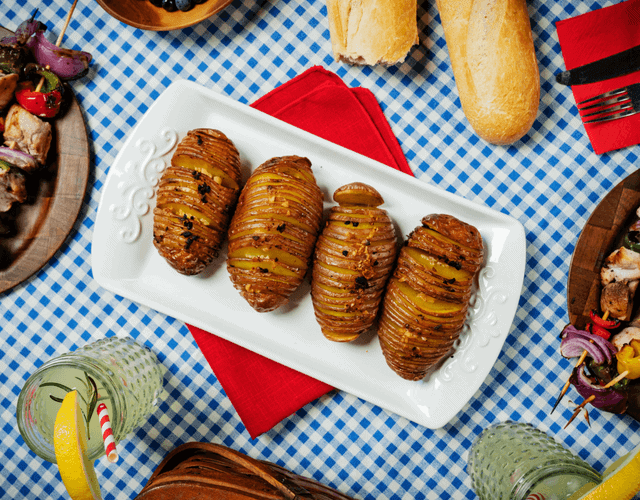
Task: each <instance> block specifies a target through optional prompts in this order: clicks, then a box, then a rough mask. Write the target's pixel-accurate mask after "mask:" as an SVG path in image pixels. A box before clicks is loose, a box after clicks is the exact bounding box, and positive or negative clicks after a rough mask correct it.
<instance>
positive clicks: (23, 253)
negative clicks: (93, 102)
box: [0, 27, 89, 293]
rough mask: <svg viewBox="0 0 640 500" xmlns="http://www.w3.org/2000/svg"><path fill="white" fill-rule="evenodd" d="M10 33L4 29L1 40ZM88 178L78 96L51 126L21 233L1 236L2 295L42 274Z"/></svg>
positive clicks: (22, 213)
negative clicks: (44, 158) (46, 153)
mask: <svg viewBox="0 0 640 500" xmlns="http://www.w3.org/2000/svg"><path fill="white" fill-rule="evenodd" d="M11 34H12V33H11V32H10V31H8V30H6V29H5V28H2V27H0V38H2V37H5V36H9V35H11ZM88 179H89V141H88V138H87V129H86V126H85V122H84V118H83V117H82V112H81V110H80V106H79V105H78V102H77V101H76V99H75V97H74V96H72V102H71V105H70V107H69V109H68V110H67V112H66V113H65V115H64V116H63V117H61V118H59V119H57V120H55V121H54V122H53V140H52V141H51V151H50V152H49V163H48V164H47V166H46V167H45V168H44V170H43V171H41V172H39V173H38V174H37V179H33V180H32V183H30V185H29V188H30V191H29V199H28V200H27V202H26V203H23V204H21V205H20V206H19V207H18V210H17V212H18V215H17V218H16V228H17V233H16V234H15V236H13V237H9V238H6V237H0V293H2V292H5V291H7V290H9V289H11V288H13V287H14V286H16V285H17V284H19V283H22V282H23V281H24V280H26V279H27V278H29V277H30V276H31V275H32V274H34V273H35V272H37V271H38V270H40V269H41V268H42V267H43V266H44V265H45V264H46V263H47V262H49V259H51V257H53V254H54V253H55V252H56V251H57V250H58V249H59V248H60V247H61V246H62V244H63V243H64V241H65V239H66V238H67V236H68V235H69V233H70V232H71V230H72V229H73V225H74V224H75V221H76V219H77V217H78V214H79V212H80V207H81V206H82V202H83V200H84V196H85V192H86V189H87V182H88Z"/></svg>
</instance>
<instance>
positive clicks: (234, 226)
mask: <svg viewBox="0 0 640 500" xmlns="http://www.w3.org/2000/svg"><path fill="white" fill-rule="evenodd" d="M322 198H323V197H322V191H320V188H318V186H317V184H316V181H315V177H314V175H313V172H312V171H311V162H310V161H309V160H308V159H307V158H301V157H299V156H284V157H280V158H273V159H271V160H269V161H267V162H265V163H263V164H262V165H260V166H259V167H258V168H257V169H256V170H255V172H254V173H253V174H252V175H251V177H250V178H249V180H248V181H247V184H246V185H245V187H244V189H243V190H242V193H241V195H240V199H239V201H238V208H237V210H236V212H235V214H234V216H233V219H232V220H231V224H230V226H229V254H228V257H227V269H228V271H229V276H230V278H231V281H232V283H233V286H234V287H235V288H236V289H237V290H238V291H239V292H240V294H241V295H242V296H243V297H244V298H245V299H246V300H247V302H249V304H250V305H251V307H253V308H254V309H255V310H256V311H259V312H267V311H272V310H274V309H276V308H278V307H280V306H282V305H283V304H285V303H286V302H287V301H288V299H289V296H290V295H291V294H292V293H293V292H294V290H295V289H296V288H298V286H299V285H300V284H301V283H302V280H303V279H304V276H305V274H306V272H307V269H308V267H309V263H310V260H311V255H312V253H313V248H314V245H315V242H316V238H317V237H318V233H319V232H320V224H321V222H322Z"/></svg>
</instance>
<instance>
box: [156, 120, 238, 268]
mask: <svg viewBox="0 0 640 500" xmlns="http://www.w3.org/2000/svg"><path fill="white" fill-rule="evenodd" d="M240 180H241V172H240V155H239V154H238V150H237V149H236V147H235V146H234V144H233V143H232V142H231V141H230V140H229V139H228V138H227V137H226V136H225V135H224V134H223V133H222V132H220V131H218V130H213V129H196V130H191V131H190V132H188V133H187V136H186V137H185V138H184V139H183V140H182V141H181V142H180V144H178V147H177V149H176V152H175V153H174V155H173V157H172V158H171V165H170V166H169V167H168V168H167V170H165V172H164V173H163V174H162V178H161V179H160V184H159V188H158V198H157V203H156V208H155V209H154V211H153V215H154V219H153V244H154V245H155V247H156V248H157V249H158V252H159V253H160V255H161V256H162V257H164V258H165V259H166V261H167V262H168V263H169V264H170V265H171V266H172V267H173V268H175V269H176V270H177V271H178V272H179V273H182V274H186V275H193V274H198V273H200V272H202V270H203V269H204V268H205V267H206V266H207V265H208V264H209V263H210V262H211V261H212V260H213V259H214V258H215V257H217V255H218V250H219V249H220V245H221V244H222V241H223V240H224V237H225V235H226V231H227V227H228V226H229V219H230V218H231V214H232V213H233V210H234V207H235V205H236V201H237V199H238V195H239V193H240Z"/></svg>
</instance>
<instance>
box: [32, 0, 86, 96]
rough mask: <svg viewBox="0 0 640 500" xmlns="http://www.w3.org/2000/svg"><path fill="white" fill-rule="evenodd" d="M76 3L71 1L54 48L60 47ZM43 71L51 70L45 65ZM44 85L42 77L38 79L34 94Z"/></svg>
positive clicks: (75, 0) (76, 0)
mask: <svg viewBox="0 0 640 500" xmlns="http://www.w3.org/2000/svg"><path fill="white" fill-rule="evenodd" d="M77 3H78V0H73V5H72V6H71V9H69V13H68V14H67V19H66V21H65V23H64V27H63V28H62V31H61V32H60V35H59V36H58V40H57V41H56V47H60V44H61V43H62V38H63V37H64V32H65V31H67V28H68V27H69V23H70V22H71V15H72V14H73V11H74V10H75V9H76V4H77ZM45 69H47V70H49V69H51V68H50V66H49V65H48V64H47V65H46V66H45ZM43 85H44V76H43V77H42V78H40V81H39V82H38V86H37V87H36V92H40V89H42V86H43Z"/></svg>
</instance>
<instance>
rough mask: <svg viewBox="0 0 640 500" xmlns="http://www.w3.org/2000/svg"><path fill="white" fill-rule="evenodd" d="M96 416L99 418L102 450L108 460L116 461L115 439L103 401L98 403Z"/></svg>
mask: <svg viewBox="0 0 640 500" xmlns="http://www.w3.org/2000/svg"><path fill="white" fill-rule="evenodd" d="M98 418H99V419H100V430H101V431H102V440H103V441H104V451H105V453H106V455H107V458H108V459H109V462H111V463H114V464H115V463H116V462H117V461H118V452H117V451H116V440H115V438H114V437H113V432H112V431H111V420H109V411H108V410H107V407H106V405H105V404H104V403H100V404H99V405H98Z"/></svg>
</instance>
